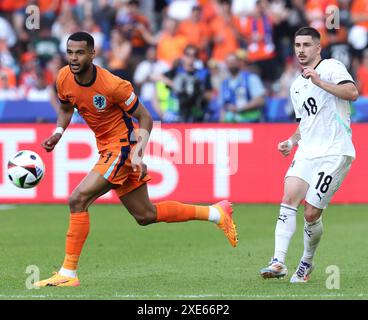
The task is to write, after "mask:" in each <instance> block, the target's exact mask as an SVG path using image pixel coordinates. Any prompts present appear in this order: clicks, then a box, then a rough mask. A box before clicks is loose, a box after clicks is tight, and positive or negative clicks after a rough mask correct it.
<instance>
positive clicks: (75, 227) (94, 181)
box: [35, 171, 112, 287]
mask: <svg viewBox="0 0 368 320" xmlns="http://www.w3.org/2000/svg"><path fill="white" fill-rule="evenodd" d="M111 188H112V185H111V184H110V183H109V182H108V181H107V180H105V179H104V178H103V177H102V176H101V175H100V174H99V173H97V172H94V171H92V172H90V173H89V174H88V175H87V176H86V177H85V178H84V179H83V180H82V181H81V183H80V184H79V185H78V186H77V187H76V188H75V190H74V191H73V192H72V194H71V196H70V198H69V207H70V212H71V213H70V220H69V228H68V232H67V235H66V245H65V258H64V262H63V266H62V268H61V269H60V270H59V272H58V273H56V274H55V275H54V276H53V277H51V278H49V279H46V280H43V281H40V282H38V283H35V286H38V287H43V286H60V287H62V286H78V285H79V280H78V278H77V266H78V261H79V257H80V255H81V252H82V249H83V245H84V243H85V241H86V239H87V236H88V233H89V213H88V207H89V206H90V205H91V204H92V203H93V201H95V200H96V199H97V198H98V197H100V196H101V195H103V194H104V193H106V192H108V191H109V190H110V189H111Z"/></svg>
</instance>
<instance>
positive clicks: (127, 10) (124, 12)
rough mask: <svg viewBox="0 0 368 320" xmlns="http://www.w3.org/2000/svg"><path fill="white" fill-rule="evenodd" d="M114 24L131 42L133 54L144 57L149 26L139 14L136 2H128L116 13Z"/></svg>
mask: <svg viewBox="0 0 368 320" xmlns="http://www.w3.org/2000/svg"><path fill="white" fill-rule="evenodd" d="M116 23H117V24H118V25H119V29H120V30H121V31H122V32H123V33H124V34H125V36H126V37H127V38H128V39H129V40H130V41H131V43H132V48H133V54H134V55H139V56H140V57H142V58H143V57H144V54H145V51H146V48H147V46H148V40H149V39H147V38H146V34H147V33H150V32H151V26H150V22H149V20H148V19H147V18H146V16H145V15H144V14H143V13H141V12H140V9H139V1H138V0H128V1H127V3H126V5H125V6H123V7H122V8H121V10H119V11H118V14H117V16H116Z"/></svg>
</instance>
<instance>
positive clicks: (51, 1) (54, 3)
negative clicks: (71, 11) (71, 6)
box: [37, 0, 62, 14]
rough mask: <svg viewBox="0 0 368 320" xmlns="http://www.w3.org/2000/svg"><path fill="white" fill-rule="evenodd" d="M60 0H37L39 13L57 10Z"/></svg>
mask: <svg viewBox="0 0 368 320" xmlns="http://www.w3.org/2000/svg"><path fill="white" fill-rule="evenodd" d="M61 2H62V1H61V0H38V1H37V5H38V7H39V8H40V12H41V14H45V13H47V12H57V11H58V9H59V7H60V5H61Z"/></svg>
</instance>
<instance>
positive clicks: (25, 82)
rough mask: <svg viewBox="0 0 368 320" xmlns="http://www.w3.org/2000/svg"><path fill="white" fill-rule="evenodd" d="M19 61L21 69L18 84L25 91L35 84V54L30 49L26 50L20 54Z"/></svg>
mask: <svg viewBox="0 0 368 320" xmlns="http://www.w3.org/2000/svg"><path fill="white" fill-rule="evenodd" d="M20 61H21V66H22V71H21V74H20V77H19V85H20V86H22V87H23V88H24V90H25V92H27V91H28V89H29V88H31V87H33V86H35V84H36V81H37V61H36V55H35V53H34V52H32V51H27V52H25V53H23V54H22V56H21V58H20Z"/></svg>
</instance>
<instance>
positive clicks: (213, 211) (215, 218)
mask: <svg viewBox="0 0 368 320" xmlns="http://www.w3.org/2000/svg"><path fill="white" fill-rule="evenodd" d="M220 218H221V214H220V212H219V211H218V209H217V208H215V207H212V206H210V214H209V216H208V221H212V222H215V223H219V222H220Z"/></svg>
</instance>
